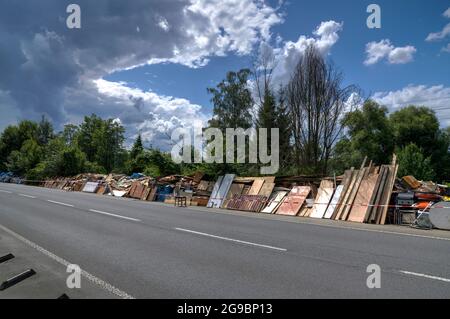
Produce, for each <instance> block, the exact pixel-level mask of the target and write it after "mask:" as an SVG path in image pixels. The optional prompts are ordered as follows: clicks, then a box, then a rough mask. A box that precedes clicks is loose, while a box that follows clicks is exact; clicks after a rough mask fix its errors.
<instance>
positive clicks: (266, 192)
mask: <svg viewBox="0 0 450 319" xmlns="http://www.w3.org/2000/svg"><path fill="white" fill-rule="evenodd" d="M274 188H275V183H268V182H264V184H263V186H262V187H261V190H260V191H259V193H258V195H261V196H266V197H270V195H272V192H273V189H274Z"/></svg>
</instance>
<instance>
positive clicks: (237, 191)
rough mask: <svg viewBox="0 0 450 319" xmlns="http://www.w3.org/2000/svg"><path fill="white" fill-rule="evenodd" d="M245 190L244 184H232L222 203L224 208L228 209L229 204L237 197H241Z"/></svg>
mask: <svg viewBox="0 0 450 319" xmlns="http://www.w3.org/2000/svg"><path fill="white" fill-rule="evenodd" d="M243 189H244V184H235V183H233V184H231V186H230V190H229V191H228V194H227V196H226V197H225V200H224V201H223V203H222V208H226V207H227V204H228V202H229V201H230V200H231V199H233V198H234V196H235V195H241V194H242V190H243Z"/></svg>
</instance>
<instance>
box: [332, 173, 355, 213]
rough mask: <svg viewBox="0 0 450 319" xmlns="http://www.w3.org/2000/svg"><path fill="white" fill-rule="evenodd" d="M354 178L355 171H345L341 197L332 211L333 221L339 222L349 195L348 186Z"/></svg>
mask: <svg viewBox="0 0 450 319" xmlns="http://www.w3.org/2000/svg"><path fill="white" fill-rule="evenodd" d="M354 176H355V170H354V169H353V168H352V169H351V170H347V171H345V174H344V180H343V181H342V185H343V186H344V188H343V189H342V193H341V197H340V198H339V201H338V205H337V207H336V209H335V210H334V213H333V216H332V217H331V218H332V219H334V220H339V219H340V217H341V214H342V212H343V211H344V207H345V203H346V200H347V198H348V195H349V193H350V186H351V184H352V182H353V178H354Z"/></svg>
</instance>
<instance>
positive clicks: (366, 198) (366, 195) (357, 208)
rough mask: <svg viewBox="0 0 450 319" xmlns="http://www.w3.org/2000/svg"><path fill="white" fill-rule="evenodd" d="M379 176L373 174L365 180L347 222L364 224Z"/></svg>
mask: <svg viewBox="0 0 450 319" xmlns="http://www.w3.org/2000/svg"><path fill="white" fill-rule="evenodd" d="M377 180H378V174H371V175H369V176H367V177H366V178H364V179H363V180H362V182H361V185H360V187H359V190H358V193H357V194H356V197H355V201H354V202H353V206H352V208H351V210H350V214H349V215H348V218H347V220H348V221H351V222H355V223H363V222H364V219H365V218H366V214H367V211H368V209H369V204H370V200H371V199H372V196H373V192H374V191H375V185H376V184H377Z"/></svg>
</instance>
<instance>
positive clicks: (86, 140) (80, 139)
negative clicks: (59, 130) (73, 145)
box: [77, 114, 103, 162]
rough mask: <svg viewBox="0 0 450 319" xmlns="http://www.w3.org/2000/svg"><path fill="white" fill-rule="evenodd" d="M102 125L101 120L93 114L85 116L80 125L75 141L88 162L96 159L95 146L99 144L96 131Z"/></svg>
mask: <svg viewBox="0 0 450 319" xmlns="http://www.w3.org/2000/svg"><path fill="white" fill-rule="evenodd" d="M102 126H103V120H102V119H101V118H100V117H98V116H97V115H95V114H92V115H91V116H85V117H84V121H83V123H81V125H80V128H79V134H78V136H77V143H78V145H79V146H80V149H81V150H82V151H83V152H84V153H85V154H86V157H87V160H88V161H90V162H94V161H95V160H96V155H97V146H98V144H100V143H99V141H98V138H99V135H100V134H99V133H98V132H99V131H100V130H101V129H102ZM95 135H96V136H95Z"/></svg>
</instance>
